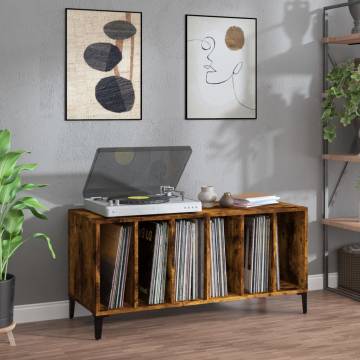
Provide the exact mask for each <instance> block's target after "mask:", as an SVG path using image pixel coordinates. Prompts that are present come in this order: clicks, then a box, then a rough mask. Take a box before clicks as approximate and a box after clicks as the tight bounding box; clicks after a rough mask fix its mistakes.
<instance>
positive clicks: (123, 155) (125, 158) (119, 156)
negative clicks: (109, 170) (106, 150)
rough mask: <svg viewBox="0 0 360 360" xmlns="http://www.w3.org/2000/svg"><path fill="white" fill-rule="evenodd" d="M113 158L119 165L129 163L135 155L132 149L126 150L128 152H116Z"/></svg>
mask: <svg viewBox="0 0 360 360" xmlns="http://www.w3.org/2000/svg"><path fill="white" fill-rule="evenodd" d="M114 157H115V160H116V162H117V163H118V164H120V165H124V166H125V165H128V164H130V163H131V162H132V161H133V160H134V157H135V153H134V152H133V151H128V152H121V151H119V152H116V153H115V155H114Z"/></svg>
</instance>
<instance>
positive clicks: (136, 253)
mask: <svg viewBox="0 0 360 360" xmlns="http://www.w3.org/2000/svg"><path fill="white" fill-rule="evenodd" d="M133 239H134V246H133V259H134V264H133V271H134V282H133V289H132V291H133V299H134V301H133V306H134V308H137V307H138V306H139V222H138V221H135V222H134V227H133Z"/></svg>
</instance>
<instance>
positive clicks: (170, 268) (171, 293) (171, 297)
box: [165, 219, 176, 304]
mask: <svg viewBox="0 0 360 360" xmlns="http://www.w3.org/2000/svg"><path fill="white" fill-rule="evenodd" d="M168 226H169V227H168V254H167V271H166V273H167V276H166V278H167V281H166V296H165V299H166V302H170V303H171V304H175V303H176V298H175V295H176V294H175V291H176V288H175V286H176V284H175V229H176V224H175V219H171V220H170V221H169V225H168Z"/></svg>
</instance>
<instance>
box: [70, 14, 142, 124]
mask: <svg viewBox="0 0 360 360" xmlns="http://www.w3.org/2000/svg"><path fill="white" fill-rule="evenodd" d="M141 27H142V24H141V13H139V12H124V11H107V10H86V9H66V37H65V38H66V81H65V84H66V85H65V86H66V94H65V95H66V101H65V113H66V115H65V118H66V120H141V118H142V99H141V95H142V94H141V93H142V91H141V76H142V73H141V71H142V69H141V66H142V63H141V56H142V54H141V49H142V44H141V42H142V36H141V34H142V28H141Z"/></svg>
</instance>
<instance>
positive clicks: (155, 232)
mask: <svg viewBox="0 0 360 360" xmlns="http://www.w3.org/2000/svg"><path fill="white" fill-rule="evenodd" d="M167 249H168V224H167V223H166V222H158V223H156V222H149V223H143V224H142V225H141V226H140V236H139V285H140V295H141V296H142V297H143V298H145V301H146V302H147V303H148V304H150V305H153V304H162V303H164V301H165V285H166V266H167Z"/></svg>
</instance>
